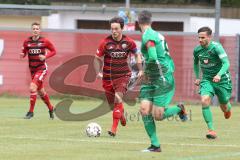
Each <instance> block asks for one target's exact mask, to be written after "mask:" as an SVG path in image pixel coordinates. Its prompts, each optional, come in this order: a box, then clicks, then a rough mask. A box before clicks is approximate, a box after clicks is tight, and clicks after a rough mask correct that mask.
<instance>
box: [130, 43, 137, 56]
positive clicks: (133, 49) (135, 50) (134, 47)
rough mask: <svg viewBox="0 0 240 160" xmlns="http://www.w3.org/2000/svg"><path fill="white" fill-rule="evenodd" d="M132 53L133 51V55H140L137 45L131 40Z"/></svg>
mask: <svg viewBox="0 0 240 160" xmlns="http://www.w3.org/2000/svg"><path fill="white" fill-rule="evenodd" d="M130 51H131V53H133V54H138V53H139V51H138V49H137V45H136V43H135V42H134V41H133V40H131V48H130Z"/></svg>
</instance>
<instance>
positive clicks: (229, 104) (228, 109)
mask: <svg viewBox="0 0 240 160" xmlns="http://www.w3.org/2000/svg"><path fill="white" fill-rule="evenodd" d="M231 109H232V105H231V103H230V102H228V103H227V111H230V110H231Z"/></svg>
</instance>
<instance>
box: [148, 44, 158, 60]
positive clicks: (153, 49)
mask: <svg viewBox="0 0 240 160" xmlns="http://www.w3.org/2000/svg"><path fill="white" fill-rule="evenodd" d="M146 48H147V51H148V55H149V61H156V60H157V51H156V47H155V43H154V41H148V42H147V43H146Z"/></svg>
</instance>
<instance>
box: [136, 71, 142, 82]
mask: <svg viewBox="0 0 240 160" xmlns="http://www.w3.org/2000/svg"><path fill="white" fill-rule="evenodd" d="M137 77H138V78H137V84H140V83H141V81H142V80H143V77H144V72H143V71H139V72H138V75H137Z"/></svg>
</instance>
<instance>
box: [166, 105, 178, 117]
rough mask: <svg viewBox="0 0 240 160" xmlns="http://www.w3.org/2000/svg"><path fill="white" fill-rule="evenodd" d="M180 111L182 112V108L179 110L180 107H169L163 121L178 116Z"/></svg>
mask: <svg viewBox="0 0 240 160" xmlns="http://www.w3.org/2000/svg"><path fill="white" fill-rule="evenodd" d="M180 111H181V108H179V107H178V106H174V107H168V108H166V109H165V111H164V114H163V119H165V118H168V117H171V116H173V115H175V114H178V113H179V112H180Z"/></svg>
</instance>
